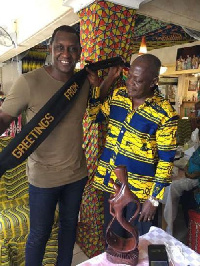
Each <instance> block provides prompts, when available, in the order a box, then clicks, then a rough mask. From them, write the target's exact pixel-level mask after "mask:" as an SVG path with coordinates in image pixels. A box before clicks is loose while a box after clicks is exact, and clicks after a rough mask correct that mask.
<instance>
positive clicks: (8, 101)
mask: <svg viewBox="0 0 200 266" xmlns="http://www.w3.org/2000/svg"><path fill="white" fill-rule="evenodd" d="M29 98H30V90H29V86H28V84H27V81H26V79H25V78H24V77H23V75H21V76H20V77H19V78H18V79H17V81H16V82H15V83H14V84H13V86H12V87H11V89H10V90H9V93H8V95H6V98H5V100H4V102H3V104H2V106H1V109H2V111H3V112H5V113H7V114H8V115H10V116H12V117H18V116H19V114H21V113H22V111H23V110H25V109H26V108H27V106H28V102H29Z"/></svg>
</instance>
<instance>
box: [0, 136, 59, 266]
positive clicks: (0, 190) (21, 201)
mask: <svg viewBox="0 0 200 266" xmlns="http://www.w3.org/2000/svg"><path fill="white" fill-rule="evenodd" d="M10 141H11V137H2V138H0V151H1V150H2V149H3V148H5V147H6V146H7V145H8V143H9V142H10ZM0 227H1V231H0V254H1V256H0V265H1V266H11V265H16V266H24V265H25V245H26V240H27V237H28V233H29V230H30V222H29V196H28V180H27V176H26V161H24V162H23V163H21V164H20V165H18V166H17V167H15V168H13V169H11V170H8V171H6V172H5V173H4V174H3V176H2V178H1V180H0ZM57 238H58V214H57V213H56V217H55V223H54V225H53V228H52V233H51V236H50V239H49V241H48V243H47V246H46V251H45V256H44V259H43V265H49V266H50V265H56V259H57V246H58V244H57Z"/></svg>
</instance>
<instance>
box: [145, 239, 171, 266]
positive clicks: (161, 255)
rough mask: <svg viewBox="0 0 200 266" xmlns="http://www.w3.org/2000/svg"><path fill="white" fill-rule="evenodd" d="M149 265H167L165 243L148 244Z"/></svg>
mask: <svg viewBox="0 0 200 266" xmlns="http://www.w3.org/2000/svg"><path fill="white" fill-rule="evenodd" d="M148 256H149V266H169V260H168V256H167V251H166V247H165V245H162V244H150V245H148Z"/></svg>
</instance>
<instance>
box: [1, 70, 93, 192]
mask: <svg viewBox="0 0 200 266" xmlns="http://www.w3.org/2000/svg"><path fill="white" fill-rule="evenodd" d="M63 84H64V83H63V82H61V81H58V80H55V79H54V78H52V77H51V76H50V75H49V74H48V72H47V71H46V70H45V68H40V69H36V70H34V71H32V72H29V73H26V74H23V75H21V76H20V77H19V78H18V80H17V81H16V82H15V84H14V85H13V86H12V88H11V89H10V91H9V95H7V97H6V99H5V101H4V103H3V105H2V111H3V112H5V113H7V114H9V115H11V116H13V117H17V116H18V115H19V114H20V113H21V112H22V111H25V113H26V120H27V122H28V121H30V120H31V118H32V117H33V116H34V115H35V114H36V113H37V112H38V111H39V110H40V109H41V108H42V107H43V106H44V104H45V103H46V102H47V101H48V100H49V99H50V98H51V97H52V96H53V94H54V93H55V92H56V91H57V90H58V89H59V88H60V87H62V86H63ZM89 88H90V86H89V81H88V80H87V79H86V81H85V82H84V85H83V87H82V89H81V91H80V93H79V95H78V98H77V99H76V101H75V103H74V104H73V106H72V108H71V109H70V111H69V112H68V113H67V114H66V116H65V117H64V118H63V119H62V120H61V121H60V123H59V124H58V125H57V126H56V127H55V128H54V129H53V131H52V132H51V133H50V135H49V136H48V137H47V138H46V139H45V140H44V141H43V142H42V143H41V144H40V146H39V147H38V148H37V149H36V150H35V151H34V152H33V153H32V154H31V155H30V156H29V158H28V163H27V175H28V179H29V182H30V183H31V184H32V185H34V186H37V187H41V188H51V187H57V186H61V185H65V184H69V183H72V182H75V181H78V180H80V179H82V178H84V177H85V176H87V166H86V159H85V155H84V152H83V149H82V142H83V128H82V120H83V117H84V114H85V111H86V107H87V102H88V95H89ZM55 104H59V103H55Z"/></svg>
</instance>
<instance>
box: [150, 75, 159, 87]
mask: <svg viewBox="0 0 200 266" xmlns="http://www.w3.org/2000/svg"><path fill="white" fill-rule="evenodd" d="M158 81H159V77H155V78H154V79H153V80H152V82H151V87H154V86H155V85H157V84H158Z"/></svg>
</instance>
